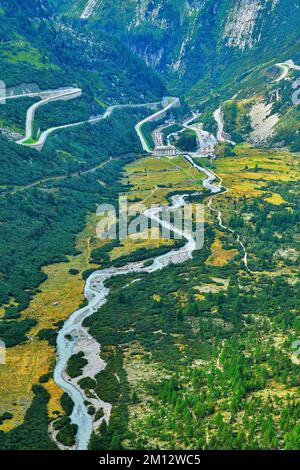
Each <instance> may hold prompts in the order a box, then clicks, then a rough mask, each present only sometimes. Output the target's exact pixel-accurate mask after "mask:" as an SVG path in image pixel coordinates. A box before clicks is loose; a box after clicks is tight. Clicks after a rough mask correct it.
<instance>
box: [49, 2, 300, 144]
mask: <svg viewBox="0 0 300 470" xmlns="http://www.w3.org/2000/svg"><path fill="white" fill-rule="evenodd" d="M52 3H53V5H54V8H55V9H56V10H57V11H58V12H60V13H61V14H62V15H63V17H68V18H72V19H73V21H75V23H77V22H78V21H79V23H80V24H82V25H85V26H86V27H87V28H89V29H90V31H95V30H96V29H98V30H99V31H105V32H106V33H107V34H109V35H111V37H114V38H115V37H118V38H119V39H120V40H121V41H122V42H123V43H126V44H128V45H129V47H130V48H131V49H132V51H133V52H134V53H136V54H137V55H139V56H140V57H142V58H143V59H144V61H145V62H146V63H147V64H149V65H150V66H151V67H153V68H154V69H155V70H156V71H157V72H158V73H159V74H160V75H161V77H162V79H163V80H165V82H166V83H168V87H169V88H170V89H173V92H174V93H175V92H176V93H179V94H183V95H185V97H186V100H187V102H188V103H189V105H190V106H191V107H200V110H201V111H202V112H204V120H205V124H206V126H208V127H209V128H210V129H211V130H215V127H214V121H213V119H212V115H213V112H214V110H215V109H216V108H217V107H219V105H220V104H221V103H222V102H224V101H225V100H228V99H232V97H233V96H235V95H236V94H238V96H237V101H238V103H231V104H230V103H229V104H228V105H227V106H226V108H227V113H226V117H227V118H229V121H230V122H227V121H226V120H225V124H226V125H225V128H226V129H225V130H226V131H227V132H229V133H230V134H232V135H233V139H234V140H235V141H236V142H241V141H243V140H245V139H246V140H249V141H251V142H254V143H256V144H258V145H270V144H274V145H276V146H277V145H290V146H291V148H292V149H294V150H295V149H297V148H298V147H299V144H298V143H297V142H298V140H299V139H298V135H297V134H296V133H295V130H296V129H297V128H298V125H297V109H292V100H291V96H292V91H291V90H290V91H289V89H288V88H289V87H288V84H287V83H286V82H285V81H283V82H282V83H276V81H275V80H276V77H278V76H279V75H280V69H278V68H277V69H276V68H275V67H273V66H274V64H276V63H278V62H282V61H286V60H288V59H290V58H292V59H293V60H294V61H295V63H297V61H298V59H299V60H300V53H299V49H300V48H299V45H300V42H299V41H300V37H299V29H298V27H297V25H298V24H299V20H300V9H299V8H298V5H297V2H296V1H294V0H292V1H290V0H267V1H260V0H243V1H241V0H217V1H215V2H211V1H208V0H203V1H192V0H189V1H184V0H177V1H170V0H158V1H153V0H151V1H150V0H149V1H148V0H144V1H143V2H138V1H136V0H131V1H129V2H118V1H117V2H111V1H110V0H103V1H101V2H100V1H88V0H86V1H82V0H80V1H79V0H69V1H68V2H65V3H64V4H61V3H60V2H56V1H55V0H52ZM283 18H284V21H283ZM294 75H295V74H294ZM296 78H297V77H296V76H295V79H296ZM276 89H279V94H278V92H276ZM261 102H263V104H262V105H261ZM231 105H233V107H231ZM253 105H257V107H256V108H254V110H253V112H252V116H253V114H254V115H256V114H257V119H258V122H256V123H255V119H254V122H252V121H253V119H252V118H251V109H252V107H253ZM237 108H238V109H237ZM231 112H233V113H234V114H239V115H240V117H241V119H239V118H238V117H237V118H235V117H234V119H232V116H231V117H230V113H231ZM277 114H278V116H277ZM268 118H269V119H268ZM266 119H267V123H265V122H264V121H265V120H266ZM233 121H234V122H233ZM260 121H261V122H260ZM251 122H252V124H253V125H252V124H251ZM255 127H256V129H255Z"/></svg>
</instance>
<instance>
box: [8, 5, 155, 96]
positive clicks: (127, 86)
mask: <svg viewBox="0 0 300 470" xmlns="http://www.w3.org/2000/svg"><path fill="white" fill-rule="evenodd" d="M0 7H1V9H0V14H1V20H2V21H1V25H0V31H1V35H2V37H3V38H4V40H3V41H2V42H1V45H0V54H1V62H0V67H1V79H2V80H4V81H5V82H6V84H7V86H13V85H18V84H19V83H20V81H21V82H24V81H27V82H28V81H33V80H35V81H37V80H39V78H40V77H41V83H40V84H39V85H40V86H41V87H44V88H45V87H48V86H49V81H51V79H53V80H56V83H58V82H60V83H61V84H62V85H63V86H66V85H68V84H70V82H71V81H72V82H74V81H76V80H86V82H88V83H89V86H90V87H94V89H97V90H98V91H99V93H101V97H102V99H105V98H106V97H107V98H109V100H112V101H116V100H117V101H125V100H127V101H128V98H130V100H133V101H134V100H141V99H143V98H144V97H145V98H146V97H147V96H148V97H152V98H153V97H161V96H162V94H163V92H164V87H163V86H162V85H161V83H160V82H159V80H158V79H157V77H156V76H155V75H154V74H153V72H151V70H149V69H148V68H147V67H146V66H145V64H144V63H143V61H142V60H139V59H138V58H136V57H135V56H134V55H133V54H132V53H131V51H130V50H129V49H128V48H126V47H125V46H124V45H123V44H120V43H119V42H118V41H117V40H113V39H112V38H111V37H107V36H106V35H105V34H104V33H102V32H101V31H92V30H91V29H90V28H85V27H84V26H82V25H81V27H80V29H79V28H76V25H70V24H68V23H63V22H62V21H60V20H58V19H57V18H56V17H55V13H54V11H53V9H52V8H51V6H50V4H49V2H48V1H47V0H35V1H34V2H31V3H30V4H24V3H23V2H20V1H18V0H13V1H6V0H2V1H1V3H0ZM50 72H51V73H50ZM67 75H69V77H68V78H67ZM72 82H71V83H72Z"/></svg>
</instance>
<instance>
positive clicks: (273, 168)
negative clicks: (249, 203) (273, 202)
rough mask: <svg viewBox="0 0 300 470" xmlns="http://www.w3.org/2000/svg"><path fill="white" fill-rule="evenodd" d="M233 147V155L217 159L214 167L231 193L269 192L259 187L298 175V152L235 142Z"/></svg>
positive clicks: (237, 194) (254, 194) (257, 194)
mask: <svg viewBox="0 0 300 470" xmlns="http://www.w3.org/2000/svg"><path fill="white" fill-rule="evenodd" d="M235 151H236V153H237V156H236V157H232V158H224V159H221V160H218V161H217V163H216V165H217V170H216V171H217V173H218V175H219V176H221V178H223V182H224V185H225V186H226V187H228V188H229V189H230V193H231V195H232V196H246V197H258V196H261V195H264V194H265V195H266V196H268V195H269V193H268V192H267V191H266V190H262V189H261V188H263V187H265V186H266V184H267V183H268V182H272V181H283V182H286V181H296V180H298V179H299V156H298V157H296V156H295V155H294V154H293V155H291V154H290V153H289V152H288V151H284V150H282V151H275V150H257V149H253V148H251V147H248V146H245V145H241V146H237V147H236V150H235ZM226 196H228V195H226ZM224 197H225V196H224Z"/></svg>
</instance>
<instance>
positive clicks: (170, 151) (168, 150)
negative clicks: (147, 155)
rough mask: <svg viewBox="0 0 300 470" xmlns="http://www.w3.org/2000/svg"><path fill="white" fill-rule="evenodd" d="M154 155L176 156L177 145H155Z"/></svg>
mask: <svg viewBox="0 0 300 470" xmlns="http://www.w3.org/2000/svg"><path fill="white" fill-rule="evenodd" d="M154 155H155V156H156V157H164V156H167V157H174V156H175V155H176V147H174V146H173V145H165V146H163V147H155V149H154Z"/></svg>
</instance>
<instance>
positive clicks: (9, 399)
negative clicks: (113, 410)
mask: <svg viewBox="0 0 300 470" xmlns="http://www.w3.org/2000/svg"><path fill="white" fill-rule="evenodd" d="M96 223H97V218H96V216H95V214H93V215H91V216H89V217H88V219H87V223H86V227H85V228H84V230H83V231H82V232H81V233H80V234H79V235H78V239H77V243H76V247H77V249H78V251H79V253H80V254H78V255H77V256H70V257H69V262H68V263H66V262H65V263H57V264H53V265H50V266H46V267H45V268H44V272H45V273H46V274H47V276H48V278H47V280H46V281H45V282H43V283H42V284H41V286H40V292H39V293H38V294H37V295H36V296H35V297H34V298H33V299H32V301H31V303H30V305H29V307H28V308H27V309H26V310H25V311H24V312H23V313H22V318H34V319H36V320H37V325H36V326H35V327H34V328H33V329H32V330H31V331H30V332H29V333H28V336H29V341H28V342H27V343H26V344H22V345H18V346H16V347H13V348H9V349H8V351H7V364H6V365H5V366H1V368H0V384H1V386H0V414H1V412H4V411H10V412H11V413H12V414H13V415H14V418H13V419H12V420H10V421H5V423H4V424H3V425H2V426H0V429H4V430H9V429H11V428H12V427H14V426H16V425H18V424H20V423H22V421H23V419H24V415H25V413H26V411H27V409H28V407H29V406H30V403H31V400H32V397H33V394H32V391H31V388H32V385H34V384H36V383H38V380H39V378H40V377H41V375H43V374H46V373H48V372H49V371H51V370H52V368H53V365H54V363H55V348H54V347H50V346H49V345H48V343H47V342H45V341H40V340H38V338H37V336H36V335H37V333H38V332H39V331H40V330H42V329H44V328H54V325H55V323H57V322H58V321H60V320H66V319H67V318H68V317H69V316H70V315H71V313H72V312H73V311H75V310H76V309H77V308H78V306H79V305H80V303H81V302H82V301H83V299H84V295H83V289H84V281H83V279H82V275H81V273H82V271H84V270H86V269H88V268H90V267H93V265H92V264H91V263H90V252H91V249H92V248H96V247H97V246H100V245H101V244H103V242H101V241H100V240H98V238H97V237H96ZM70 269H77V270H78V271H79V274H77V275H75V276H74V275H71V274H70V273H69V270H70ZM45 387H46V388H47V389H48V391H49V393H50V397H51V398H50V402H49V405H48V410H49V416H50V417H54V414H53V412H54V411H60V412H62V410H61V407H60V405H59V397H60V396H61V393H62V391H61V390H60V389H59V388H58V387H57V386H56V385H55V383H54V382H51V381H50V382H49V383H48V384H45Z"/></svg>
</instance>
